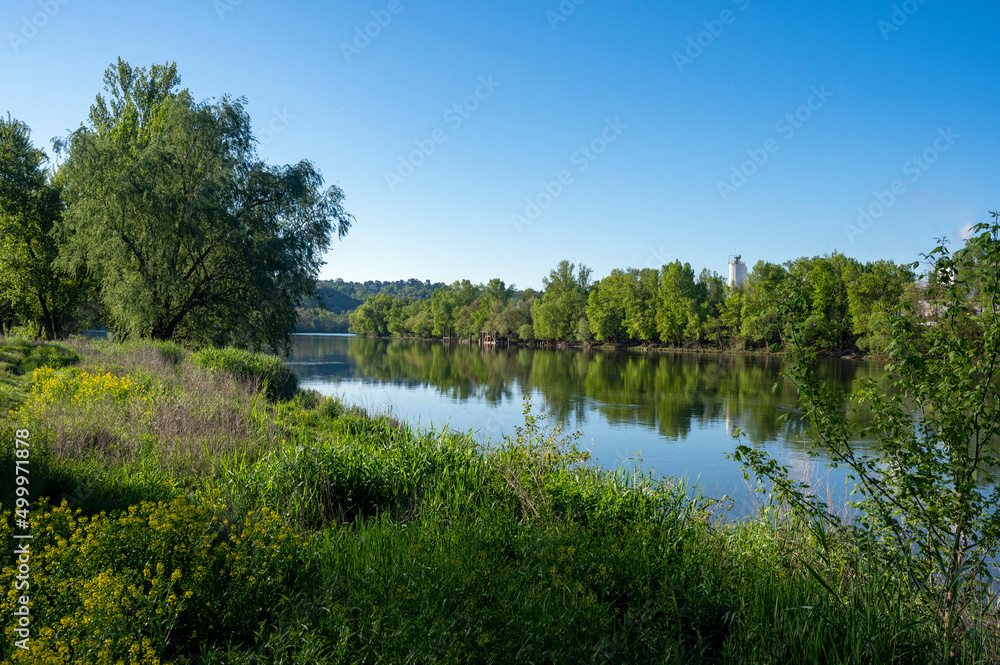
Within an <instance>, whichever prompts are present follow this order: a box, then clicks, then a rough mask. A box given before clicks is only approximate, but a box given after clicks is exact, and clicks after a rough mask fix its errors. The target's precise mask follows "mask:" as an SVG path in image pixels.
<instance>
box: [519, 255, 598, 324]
mask: <svg viewBox="0 0 1000 665" xmlns="http://www.w3.org/2000/svg"><path fill="white" fill-rule="evenodd" d="M590 272H591V271H590V268H588V267H586V266H584V265H581V266H580V269H579V271H577V269H576V266H575V265H574V264H572V263H570V262H569V261H560V262H559V265H558V266H556V268H555V269H553V270H552V271H551V272H549V276H548V277H546V278H544V279H543V280H542V284H543V285H544V286H545V293H544V294H543V295H542V297H541V298H539V299H538V300H536V301H535V304H534V305H532V307H531V316H532V319H533V320H534V334H535V337H537V338H538V339H540V340H546V341H557V342H569V341H574V340H576V339H577V337H578V333H579V332H581V330H580V319H581V318H582V319H584V320H586V317H587V315H586V307H587V295H588V293H589V291H590ZM588 331H589V327H588Z"/></svg>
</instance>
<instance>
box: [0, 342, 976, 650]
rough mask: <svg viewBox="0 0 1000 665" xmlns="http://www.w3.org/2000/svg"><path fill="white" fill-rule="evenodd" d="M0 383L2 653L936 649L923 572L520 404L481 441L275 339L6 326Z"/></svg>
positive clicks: (973, 646)
mask: <svg viewBox="0 0 1000 665" xmlns="http://www.w3.org/2000/svg"><path fill="white" fill-rule="evenodd" d="M0 400H2V401H3V412H4V414H5V416H4V418H5V420H6V428H5V432H6V433H5V435H4V445H3V448H2V451H3V454H2V460H0V464H2V468H0V479H2V482H3V485H2V488H0V497H2V501H3V508H4V513H5V517H6V519H5V520H4V521H3V523H2V525H0V542H2V544H3V547H4V548H5V550H4V551H5V552H7V553H8V554H7V555H5V557H4V559H3V560H2V564H3V569H2V573H0V583H2V585H3V586H2V588H3V590H4V592H3V595H2V596H0V599H2V608H0V610H2V611H0V616H2V618H0V628H2V631H3V633H4V637H5V639H4V640H3V641H2V642H0V658H2V659H3V661H4V662H14V663H29V662H30V663H48V662H52V663H118V662H122V663H139V662H143V663H154V662H159V663H263V662H276V663H325V662H351V663H353V662H357V663H362V662H365V663H377V662H384V663H402V662H414V663H423V662H454V663H464V662H483V663H490V662H495V663H508V662H510V663H515V662H516V663H590V662H642V663H645V662H651V663H660V662H720V663H730V662H731V663H738V662H754V663H790V662H808V663H813V662H816V663H839V662H880V663H882V662H885V663H888V662H907V663H908V662H915V663H919V662H929V659H930V658H931V652H932V650H931V649H929V648H928V647H929V644H928V642H927V640H928V637H927V635H928V633H927V632H926V630H925V627H924V624H923V623H922V615H921V613H920V608H919V607H917V606H916V605H915V603H914V602H912V601H911V599H910V596H909V593H908V591H907V588H906V586H905V585H904V584H903V583H902V582H901V581H900V580H899V579H897V577H896V576H895V574H894V571H891V570H872V569H870V567H868V566H866V564H865V558H864V557H861V556H859V555H857V553H856V550H857V548H856V546H855V545H854V544H852V543H850V542H837V540H836V539H833V538H830V537H828V535H826V534H824V533H823V532H820V531H816V530H814V529H809V528H807V526H806V525H802V524H796V523H794V522H790V521H787V520H785V519H782V518H781V517H780V513H779V512H777V511H773V510H772V511H770V512H765V513H764V514H762V515H761V516H760V517H759V518H758V519H756V520H755V521H752V522H748V523H740V524H733V523H727V522H724V521H722V520H721V519H720V517H721V513H722V509H723V507H722V506H720V505H718V504H717V503H716V502H715V501H714V500H711V499H707V498H702V497H699V496H698V495H697V493H696V492H692V491H691V489H690V488H687V487H684V486H683V485H682V484H681V483H678V482H670V481H654V480H653V479H651V478H650V477H649V476H645V475H641V474H639V475H630V474H623V473H611V472H607V471H602V470H600V469H596V468H593V467H591V466H588V465H586V464H585V463H584V461H583V457H584V456H583V455H581V454H580V453H579V451H577V450H576V448H575V446H574V444H573V438H572V437H569V436H565V435H564V434H563V433H562V432H560V431H558V429H557V428H548V427H546V425H545V423H544V421H542V420H541V419H540V418H538V417H537V416H535V415H534V414H532V413H531V412H530V411H527V412H526V419H525V424H524V426H523V427H522V428H520V429H519V430H518V431H517V432H515V433H512V434H511V436H510V438H509V439H507V440H505V441H503V442H494V444H493V445H490V446H484V445H482V444H479V443H477V442H475V441H472V440H470V438H469V437H467V436H465V435H462V434H457V433H453V432H434V431H416V430H413V429H411V428H410V427H408V426H406V425H404V424H400V423H397V422H394V421H392V420H390V419H388V418H385V417H380V416H376V415H371V414H367V413H365V412H362V411H360V410H358V409H356V408H353V407H351V406H350V405H346V404H342V403H340V402H339V401H337V400H335V399H329V398H326V397H321V396H319V395H317V394H315V393H312V392H308V391H299V390H297V389H296V388H295V384H294V377H293V376H291V375H290V373H289V372H288V369H287V367H285V366H283V365H282V364H281V363H279V362H277V361H274V360H273V359H268V358H265V357H262V356H254V355H252V354H244V353H241V352H234V351H224V352H218V351H214V352H202V353H196V354H190V353H187V352H184V351H182V350H181V349H180V348H178V347H176V346H173V345H169V344H160V345H154V344H146V343H144V344H133V345H120V344H112V343H108V342H102V341H95V340H83V339H78V340H72V341H70V342H68V343H65V344H61V345H35V344H32V343H28V342H24V341H18V340H12V339H7V340H5V341H4V344H3V346H2V347H0ZM16 430H27V432H28V433H30V436H28V437H27V442H28V444H29V445H28V446H27V447H20V448H15V446H14V445H13V441H12V437H13V432H15V431H16ZM23 450H30V453H29V456H28V457H25V455H24V454H22V453H20V452H19V451H23ZM18 459H28V462H29V464H30V483H29V484H28V485H27V487H28V488H29V489H30V495H29V498H30V501H31V503H30V519H29V521H30V534H31V535H32V537H33V538H32V540H31V543H30V548H31V554H30V573H29V581H30V589H29V590H22V591H15V590H14V583H15V582H16V581H17V579H18V578H17V577H16V575H17V574H18V569H17V565H18V562H17V561H16V559H15V557H14V556H13V555H12V554H10V553H12V552H13V551H14V548H15V547H16V546H17V544H18V543H20V542H22V541H15V538H14V535H15V534H24V533H27V532H28V531H27V530H25V529H23V528H22V527H19V526H18V525H17V524H16V523H15V522H14V520H13V516H14V510H15V501H16V487H18V485H16V483H15V475H14V467H15V460H18ZM692 497H693V498H692ZM22 572H23V571H22ZM22 594H29V595H30V601H31V605H30V611H31V623H30V631H31V633H30V635H31V638H30V650H23V649H19V648H17V647H15V646H14V644H15V641H16V640H18V639H19V636H18V635H17V633H16V632H15V628H16V625H15V623H14V617H13V612H14V611H15V609H16V608H17V607H18V602H19V596H20V595H22ZM987 646H988V644H987V642H986V641H985V640H984V639H978V638H977V639H975V640H974V641H973V640H972V638H970V641H969V643H968V644H967V645H966V653H965V654H964V656H965V657H966V658H967V660H968V661H969V662H973V661H977V660H978V661H981V662H988V660H989V657H990V656H991V653H990V652H989V651H988V649H987V648H986V647H987Z"/></svg>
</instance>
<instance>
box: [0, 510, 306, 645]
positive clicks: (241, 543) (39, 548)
mask: <svg viewBox="0 0 1000 665" xmlns="http://www.w3.org/2000/svg"><path fill="white" fill-rule="evenodd" d="M224 510H225V507H224V506H221V505H218V506H213V505H209V504H202V503H192V502H191V501H189V500H187V499H184V498H180V499H176V500H174V501H171V502H169V503H165V502H160V503H155V504H154V503H148V502H147V503H142V504H140V505H137V506H133V507H131V508H129V510H128V511H127V512H117V513H112V514H105V513H101V514H99V515H96V516H94V517H91V518H88V517H85V516H83V515H82V514H81V513H80V511H79V510H77V511H72V510H70V509H69V508H68V507H67V505H66V504H65V502H64V503H63V505H62V506H60V507H58V508H52V509H49V510H45V511H44V512H43V511H41V510H36V511H32V515H31V532H32V535H33V536H34V539H33V540H32V541H31V563H30V565H31V600H32V607H31V612H32V615H33V624H34V626H35V627H36V628H34V629H33V631H32V641H31V650H30V651H24V650H21V649H16V648H14V647H13V644H14V640H15V639H17V638H16V637H15V633H14V627H15V626H14V621H13V620H12V619H13V616H12V613H13V611H14V608H15V605H16V601H17V595H18V592H17V591H16V590H15V588H14V585H13V582H14V576H15V574H16V573H17V562H16V560H13V557H11V555H9V554H8V555H7V556H6V557H5V561H4V565H3V567H2V571H0V581H2V583H3V585H4V588H5V589H7V592H6V593H5V594H4V596H3V597H2V599H0V610H2V615H3V619H0V621H2V622H3V623H2V624H0V625H2V631H3V634H4V636H5V637H6V638H7V639H6V640H2V641H0V644H7V646H6V647H4V646H0V657H2V658H5V659H7V658H9V659H10V660H9V661H5V662H13V663H19V662H32V663H38V662H60V663H61V662H76V663H115V662H123V661H125V662H133V663H137V662H143V663H152V662H159V659H163V658H169V657H173V656H175V655H183V654H185V653H187V652H190V651H191V650H193V649H196V648H201V647H203V646H209V645H210V644H211V643H212V641H213V640H214V639H215V636H220V637H219V639H221V640H226V641H228V640H230V639H240V638H246V637H248V636H249V635H248V633H251V632H252V631H253V630H255V629H257V628H258V626H259V622H260V621H262V620H264V621H266V620H268V618H269V616H271V615H272V613H274V612H275V611H276V608H277V607H278V606H280V598H281V594H282V593H283V592H285V591H286V589H287V588H288V587H289V586H292V585H293V582H294V576H295V575H296V574H297V568H300V567H301V565H302V558H301V550H302V547H303V542H302V539H301V538H300V537H299V536H297V535H296V534H295V533H294V532H292V531H291V530H290V528H289V527H288V525H286V524H285V523H284V522H283V520H281V519H280V518H279V517H278V516H277V515H275V514H274V513H273V512H271V511H269V510H266V509H261V510H257V511H254V512H252V513H250V514H249V515H247V516H246V517H245V518H244V519H242V520H241V521H240V523H239V524H232V523H229V522H227V521H226V520H224V519H222V518H221V517H220V514H221V513H222V512H224ZM0 542H2V544H3V546H4V547H5V549H6V551H7V552H13V551H14V543H13V537H12V535H11V530H10V527H9V526H8V524H7V520H3V521H2V523H0ZM22 593H23V592H22Z"/></svg>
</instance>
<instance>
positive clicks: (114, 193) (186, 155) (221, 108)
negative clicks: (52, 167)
mask: <svg viewBox="0 0 1000 665" xmlns="http://www.w3.org/2000/svg"><path fill="white" fill-rule="evenodd" d="M104 80H105V89H106V91H107V93H108V98H107V99H105V97H104V96H102V95H98V98H97V101H96V103H95V104H94V105H93V106H92V107H91V110H90V118H89V123H88V125H87V126H85V127H81V128H80V129H79V130H77V131H76V132H74V133H72V134H71V135H70V136H69V137H68V139H67V140H66V141H64V142H62V144H61V147H63V148H65V149H66V151H67V157H66V160H65V162H64V164H63V165H62V167H61V168H60V170H59V173H58V182H59V183H60V184H61V185H63V186H64V192H65V195H66V198H67V201H68V204H69V207H68V209H67V210H66V212H65V214H64V219H63V222H64V223H63V229H64V232H65V233H67V234H68V238H69V242H68V245H67V252H68V257H67V260H66V261H65V265H73V266H79V265H81V264H82V263H84V262H85V263H86V264H87V265H88V266H89V268H90V269H91V270H93V271H94V272H95V274H96V275H97V276H98V277H99V278H100V281H101V293H102V298H103V301H104V303H105V305H106V306H107V313H108V316H109V318H110V322H111V323H112V325H113V326H114V328H115V330H116V332H118V333H120V334H121V335H123V336H129V335H131V336H137V337H152V338H154V339H161V340H162V339H175V340H184V341H190V342H196V343H215V344H224V343H234V344H239V345H242V346H250V347H254V348H270V349H272V350H277V349H279V348H285V347H287V346H288V344H289V337H288V336H289V334H290V333H291V332H292V330H293V329H294V325H295V320H296V313H295V307H296V306H297V305H299V304H301V303H302V301H303V298H304V297H305V296H307V295H309V294H310V293H311V292H312V290H313V287H314V282H315V276H316V274H317V272H318V270H319V267H320V266H321V265H322V258H323V253H324V252H325V251H326V250H327V249H328V248H329V245H330V240H331V236H332V235H333V234H334V233H336V234H337V235H339V236H343V235H344V234H345V233H346V232H347V230H348V228H349V227H350V224H351V221H352V218H351V216H350V215H349V214H348V213H347V212H346V211H345V210H344V208H343V204H342V201H343V193H342V192H341V191H340V190H339V189H338V188H337V187H335V186H334V187H330V188H329V189H327V190H325V191H324V190H322V189H321V186H322V177H321V175H320V174H319V173H318V172H317V171H316V170H315V168H314V167H313V166H312V165H311V164H310V163H309V162H306V161H302V162H299V163H298V164H294V165H289V166H283V167H274V166H269V165H267V164H265V163H264V162H263V161H261V160H260V159H259V158H258V157H257V155H256V152H255V139H254V138H253V134H252V130H251V125H250V118H249V117H248V116H247V114H246V111H245V108H244V107H245V101H244V100H242V99H232V98H230V97H227V96H223V97H222V98H220V99H219V100H218V101H216V102H214V103H210V102H203V103H197V102H195V101H194V100H193V99H192V97H191V95H190V93H189V92H188V91H187V90H180V91H178V90H177V88H178V86H179V85H180V77H179V76H178V74H177V70H176V66H175V65H172V64H170V65H162V66H161V65H154V66H153V67H152V68H151V69H150V70H149V71H148V72H147V70H146V69H144V68H133V67H131V66H130V65H129V64H128V63H126V62H123V61H121V60H119V61H118V64H117V66H112V67H109V68H108V70H107V72H106V73H105V79H104Z"/></svg>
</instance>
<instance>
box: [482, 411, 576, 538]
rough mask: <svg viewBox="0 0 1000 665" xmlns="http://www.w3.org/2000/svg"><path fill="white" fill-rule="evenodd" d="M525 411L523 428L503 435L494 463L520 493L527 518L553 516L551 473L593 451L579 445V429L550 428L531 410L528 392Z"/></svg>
mask: <svg viewBox="0 0 1000 665" xmlns="http://www.w3.org/2000/svg"><path fill="white" fill-rule="evenodd" d="M522 410H523V412H524V427H521V426H520V425H518V426H517V427H515V428H514V434H513V435H508V436H505V437H504V439H503V442H502V443H501V447H500V448H499V449H498V450H497V451H496V453H495V454H494V455H493V456H492V463H493V464H494V465H495V466H496V468H497V473H498V474H499V476H500V478H502V479H503V482H504V483H506V484H507V486H508V487H510V489H512V490H513V491H514V493H515V494H516V495H517V499H518V501H519V502H520V504H521V514H522V515H523V516H524V517H532V518H536V519H537V518H540V517H543V516H544V517H550V516H551V515H550V513H551V499H550V496H549V492H548V489H547V487H546V485H547V482H548V479H549V476H550V475H551V474H552V473H554V472H555V471H557V470H558V469H565V468H573V467H574V466H576V465H579V464H582V463H583V462H586V461H587V460H589V459H590V453H589V452H587V451H581V450H580V449H579V447H578V446H577V443H576V441H577V439H579V438H580V436H581V434H580V432H574V433H572V434H563V428H562V424H561V423H557V424H556V425H554V426H553V427H551V428H547V427H546V426H545V422H544V418H543V417H542V416H539V415H537V414H535V413H533V412H532V410H531V398H530V397H529V396H527V395H525V397H524V406H523V409H522Z"/></svg>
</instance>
